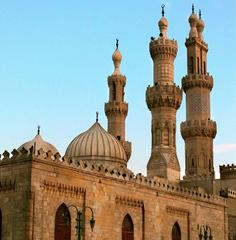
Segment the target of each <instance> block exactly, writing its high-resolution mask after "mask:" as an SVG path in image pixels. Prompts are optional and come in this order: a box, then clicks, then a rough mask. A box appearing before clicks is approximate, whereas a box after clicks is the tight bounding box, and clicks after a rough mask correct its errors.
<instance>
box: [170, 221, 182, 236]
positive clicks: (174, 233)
mask: <svg viewBox="0 0 236 240" xmlns="http://www.w3.org/2000/svg"><path fill="white" fill-rule="evenodd" d="M172 240H181V231H180V227H179V224H178V223H177V222H176V223H175V224H174V226H173V228H172Z"/></svg>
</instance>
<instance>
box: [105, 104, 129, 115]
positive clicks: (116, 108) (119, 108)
mask: <svg viewBox="0 0 236 240" xmlns="http://www.w3.org/2000/svg"><path fill="white" fill-rule="evenodd" d="M105 113H106V116H109V114H111V113H112V114H114V113H117V114H123V115H125V116H127V114H128V103H126V102H116V101H114V102H108V103H105Z"/></svg>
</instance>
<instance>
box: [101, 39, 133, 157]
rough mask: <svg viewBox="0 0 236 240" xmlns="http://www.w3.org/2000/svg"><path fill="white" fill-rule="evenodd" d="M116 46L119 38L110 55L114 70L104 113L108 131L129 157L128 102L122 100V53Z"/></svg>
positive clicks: (123, 78)
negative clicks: (127, 139) (126, 128)
mask: <svg viewBox="0 0 236 240" xmlns="http://www.w3.org/2000/svg"><path fill="white" fill-rule="evenodd" d="M118 48H119V40H118V39H116V49H115V51H114V53H113V55H112V61H113V64H114V72H113V73H112V75H111V76H109V77H108V87H109V101H108V102H107V103H105V113H106V116H107V119H108V132H109V133H110V134H112V135H113V136H114V137H115V138H117V139H118V140H119V141H120V143H121V144H122V145H123V147H124V149H125V152H126V155H127V159H129V158H130V155H131V143H130V142H127V141H126V140H125V119H126V116H127V114H128V104H127V103H126V102H125V101H124V94H125V93H124V89H125V84H126V77H125V76H123V75H122V74H121V72H120V64H121V60H122V55H121V53H120V51H119V49H118Z"/></svg>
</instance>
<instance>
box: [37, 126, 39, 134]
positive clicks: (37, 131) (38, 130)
mask: <svg viewBox="0 0 236 240" xmlns="http://www.w3.org/2000/svg"><path fill="white" fill-rule="evenodd" d="M37 133H38V135H39V134H40V126H38V131H37Z"/></svg>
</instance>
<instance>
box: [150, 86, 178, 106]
mask: <svg viewBox="0 0 236 240" xmlns="http://www.w3.org/2000/svg"><path fill="white" fill-rule="evenodd" d="M146 102H147V105H148V108H149V109H150V110H151V109H152V108H156V107H164V106H165V107H173V108H175V109H176V110H177V109H178V108H179V107H180V105H181V102H182V90H181V88H180V87H177V86H176V85H175V84H173V85H168V84H166V85H163V84H156V85H155V86H152V87H150V86H148V87H147V90H146Z"/></svg>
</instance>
